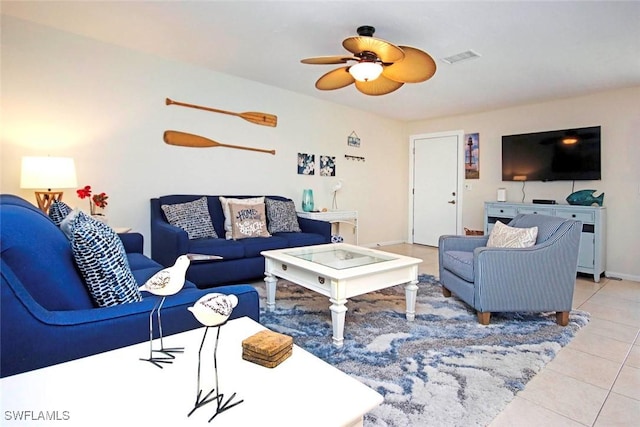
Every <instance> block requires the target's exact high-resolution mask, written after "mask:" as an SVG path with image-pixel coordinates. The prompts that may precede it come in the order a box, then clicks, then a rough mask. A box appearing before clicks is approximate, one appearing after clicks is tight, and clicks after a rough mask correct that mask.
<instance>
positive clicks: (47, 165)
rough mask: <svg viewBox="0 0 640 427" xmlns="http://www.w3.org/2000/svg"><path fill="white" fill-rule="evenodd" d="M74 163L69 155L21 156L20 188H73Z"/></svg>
mask: <svg viewBox="0 0 640 427" xmlns="http://www.w3.org/2000/svg"><path fill="white" fill-rule="evenodd" d="M77 186H78V182H77V179H76V165H75V163H74V161H73V159H72V158H71V157H23V158H22V172H21V176H20V187H21V188H33V189H44V188H48V189H51V188H74V187H77Z"/></svg>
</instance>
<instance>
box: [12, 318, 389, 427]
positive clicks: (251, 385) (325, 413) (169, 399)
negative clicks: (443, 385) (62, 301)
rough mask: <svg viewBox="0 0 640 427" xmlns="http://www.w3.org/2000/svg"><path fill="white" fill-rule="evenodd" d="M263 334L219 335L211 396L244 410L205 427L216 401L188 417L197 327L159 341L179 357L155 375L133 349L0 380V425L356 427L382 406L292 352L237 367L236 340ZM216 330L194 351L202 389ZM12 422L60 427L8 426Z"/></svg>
mask: <svg viewBox="0 0 640 427" xmlns="http://www.w3.org/2000/svg"><path fill="white" fill-rule="evenodd" d="M143 327H144V325H143ZM262 329H264V328H263V327H262V326H261V325H260V324H258V323H256V322H254V321H253V320H251V319H249V318H246V317H243V318H240V319H236V320H233V321H231V322H229V323H227V324H226V325H224V326H223V327H222V329H221V333H220V341H219V344H218V353H217V359H218V375H219V386H220V391H221V392H222V393H224V394H225V399H226V398H227V397H228V396H230V395H231V394H232V393H234V392H236V393H237V398H236V399H243V400H244V402H243V403H241V404H240V405H238V406H236V407H234V408H231V409H229V410H228V411H226V412H224V413H222V414H220V415H218V416H217V417H216V418H215V419H214V420H213V421H212V422H211V423H208V420H209V418H211V416H212V415H213V414H214V413H215V402H212V403H209V404H208V405H205V406H203V407H201V408H199V409H198V410H197V411H195V412H194V414H193V415H191V417H189V418H188V417H187V414H188V413H189V412H190V411H191V409H192V408H193V405H194V403H195V397H196V387H197V362H198V349H199V347H200V342H201V340H202V336H203V334H204V328H200V329H197V330H193V331H188V332H184V333H181V334H177V335H173V336H169V337H166V338H165V346H168V347H173V346H185V347H186V349H185V353H183V354H179V355H177V356H176V359H175V362H174V363H173V364H171V365H166V366H165V368H164V369H159V368H157V367H155V366H153V365H152V364H150V363H148V362H143V361H140V360H139V358H140V357H147V356H148V349H149V347H148V343H141V344H136V345H133V346H130V347H126V348H122V349H117V350H113V351H109V352H106V353H102V354H98V355H94V356H90V357H86V358H83V359H78V360H74V361H71V362H66V363H63V364H59V365H55V366H50V367H47V368H43V369H39V370H35V371H31V372H26V373H23V374H18V375H14V376H10V377H7V378H3V379H2V380H1V381H0V385H1V387H0V390H1V395H0V396H1V403H0V406H1V408H2V420H3V421H2V425H3V426H22V425H57V426H65V427H66V426H83V427H85V426H102V425H104V426H107V425H108V426H113V425H120V424H122V425H130V426H154V427H155V426H172V427H173V426H184V425H202V426H206V425H211V426H238V427H240V426H242V427H244V426H263V427H267V426H279V427H282V426H296V427H298V426H318V427H320V426H321V427H331V426H342V425H358V424H359V423H360V422H361V420H362V415H364V414H365V413H366V412H368V411H370V410H371V409H373V408H375V407H376V406H377V405H379V404H380V403H382V400H383V398H382V396H381V395H380V394H378V393H377V392H375V391H374V390H372V389H370V388H369V387H367V386H365V385H364V384H362V383H360V382H359V381H357V380H356V379H354V378H352V377H350V376H349V375H347V374H345V373H343V372H342V371H340V370H338V369H336V368H334V367H333V366H331V365H329V364H327V363H325V362H324V361H322V360H320V359H318V358H316V357H315V356H313V355H312V354H310V353H308V352H307V351H305V350H303V349H302V348H299V347H297V346H295V345H294V349H293V355H292V356H291V357H290V358H289V359H287V360H285V361H284V362H283V363H282V364H280V365H279V366H277V367H276V368H274V369H269V368H265V367H262V366H259V365H256V364H254V363H251V362H247V361H245V360H242V357H241V355H242V346H241V341H242V340H243V339H244V338H247V337H249V336H250V335H253V334H254V333H256V332H258V331H260V330H262ZM215 332H216V329H215V328H211V329H210V330H209V333H208V335H207V341H206V344H205V348H204V349H203V364H202V374H203V376H202V378H203V380H202V388H204V389H206V391H208V390H210V389H211V387H212V386H213V369H212V367H213V343H214V340H215ZM205 382H206V383H205ZM20 415H21V416H23V417H24V416H29V415H30V417H31V418H42V417H43V416H44V417H47V416H48V417H58V418H60V419H63V418H64V419H65V420H64V421H48V422H45V421H30V420H27V421H22V422H19V421H16V417H18V416H20Z"/></svg>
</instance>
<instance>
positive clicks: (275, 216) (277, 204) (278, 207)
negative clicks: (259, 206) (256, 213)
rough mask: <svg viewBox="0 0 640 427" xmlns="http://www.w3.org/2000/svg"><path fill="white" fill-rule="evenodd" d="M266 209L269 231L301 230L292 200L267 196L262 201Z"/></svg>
mask: <svg viewBox="0 0 640 427" xmlns="http://www.w3.org/2000/svg"><path fill="white" fill-rule="evenodd" d="M264 203H265V207H266V209H267V221H268V226H269V233H271V234H273V233H281V232H294V233H295V232H298V233H299V232H301V231H302V230H301V229H300V224H298V214H297V213H296V205H295V204H294V203H293V200H275V199H271V198H269V197H267V198H266V199H265V201H264Z"/></svg>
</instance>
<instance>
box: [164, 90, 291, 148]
mask: <svg viewBox="0 0 640 427" xmlns="http://www.w3.org/2000/svg"><path fill="white" fill-rule="evenodd" d="M165 104H166V105H179V106H182V107H189V108H196V109H198V110H205V111H212V112H214V113H222V114H228V115H231V116H237V117H240V118H241V119H244V120H246V121H248V122H251V123H255V124H257V125H262V126H271V127H276V126H277V125H278V117H276V116H274V115H273V114H267V113H257V112H253V111H251V112H246V113H234V112H232V111H225V110H218V109H217V108H209V107H203V106H201V105H195V104H187V103H185V102H178V101H173V100H172V99H169V98H166V100H165ZM163 139H164V142H166V143H167V144H169V145H178V146H181V147H200V148H201V147H227V148H235V149H238V150H250V151H259V152H262V153H269V154H274V155H275V154H276V150H264V149H261V148H252V147H243V146H241V145H231V144H222V143H220V142H217V141H214V140H212V139H209V138H205V137H204V136H199V135H194V134H191V133H186V132H180V131H176V130H167V131H165V132H164V137H163Z"/></svg>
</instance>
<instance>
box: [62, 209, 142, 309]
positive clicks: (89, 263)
mask: <svg viewBox="0 0 640 427" xmlns="http://www.w3.org/2000/svg"><path fill="white" fill-rule="evenodd" d="M69 231H70V240H71V250H72V252H73V257H74V259H75V262H76V265H77V266H78V269H79V270H80V273H81V274H82V277H83V278H84V281H85V284H86V285H87V288H88V289H89V293H90V294H91V296H92V297H93V300H94V301H95V303H96V304H97V305H98V306H100V307H109V306H113V305H118V304H123V303H129V302H138V301H142V295H141V293H140V290H139V286H138V283H137V282H136V279H135V278H134V277H133V273H132V272H131V268H130V267H129V262H128V261H127V255H126V252H125V250H124V246H123V245H122V241H121V240H120V238H119V237H118V234H117V233H116V232H115V231H114V230H113V229H112V228H111V227H109V226H108V225H107V224H104V223H102V222H100V221H97V220H95V219H93V218H91V217H90V216H88V215H86V214H84V213H83V212H81V211H77V212H76V214H75V217H74V218H73V220H72V223H71V227H70V230H69Z"/></svg>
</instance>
